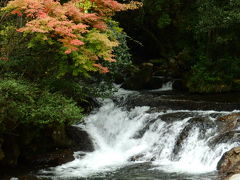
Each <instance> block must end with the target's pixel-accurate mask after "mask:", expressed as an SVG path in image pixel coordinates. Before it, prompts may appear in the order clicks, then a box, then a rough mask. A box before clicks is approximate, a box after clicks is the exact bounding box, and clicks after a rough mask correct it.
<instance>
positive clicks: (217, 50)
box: [122, 0, 240, 93]
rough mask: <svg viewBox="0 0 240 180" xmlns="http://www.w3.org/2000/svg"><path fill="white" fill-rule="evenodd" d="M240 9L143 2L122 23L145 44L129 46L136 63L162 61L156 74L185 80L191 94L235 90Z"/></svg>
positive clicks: (223, 4)
mask: <svg viewBox="0 0 240 180" xmlns="http://www.w3.org/2000/svg"><path fill="white" fill-rule="evenodd" d="M239 8H240V5H239V0H231V1H229V0H220V1H219V0H194V1H187V0H173V1H168V0H144V6H143V9H141V10H139V11H138V14H137V17H130V18H129V16H128V15H126V17H125V19H123V20H122V23H123V24H124V25H125V28H126V29H127V30H128V31H127V33H128V34H129V35H130V36H132V37H133V38H135V39H137V40H139V41H141V42H142V43H143V45H144V46H143V47H141V48H139V46H138V45H134V46H133V48H135V49H137V51H136V54H135V56H134V57H135V58H136V60H137V61H138V60H139V59H140V58H143V59H145V60H144V61H146V59H147V60H150V59H164V60H166V62H165V63H155V65H156V66H157V65H158V66H159V67H156V69H161V70H162V69H165V71H162V72H164V73H163V74H162V75H165V76H173V77H174V78H182V79H184V81H186V82H187V83H188V87H189V89H190V91H192V92H204V93H207V92H223V91H230V90H239V83H236V82H239V81H238V80H239V79H240V75H239V74H240V66H239V63H240V53H239V49H240V43H239V42H240V35H239V30H240V13H239ZM133 15H136V14H133ZM130 24H131V25H132V27H137V28H132V29H129V28H128V27H129V26H130ZM139 54H140V55H139ZM203 57H204V58H203ZM137 61H136V63H138V62H137Z"/></svg>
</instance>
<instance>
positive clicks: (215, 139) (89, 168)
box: [37, 83, 240, 180]
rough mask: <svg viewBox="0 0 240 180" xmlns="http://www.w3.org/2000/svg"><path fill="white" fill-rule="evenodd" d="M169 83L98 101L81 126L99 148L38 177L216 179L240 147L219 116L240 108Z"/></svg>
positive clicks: (117, 94)
mask: <svg viewBox="0 0 240 180" xmlns="http://www.w3.org/2000/svg"><path fill="white" fill-rule="evenodd" d="M166 86H171V83H169V84H167V85H166ZM166 86H164V88H163V89H158V90H157V91H145V92H141V93H140V92H136V91H126V90H124V89H121V88H119V89H118V91H117V92H116V93H115V94H114V96H113V97H112V98H111V99H110V98H108V99H98V101H99V103H100V104H101V106H100V108H96V109H95V110H94V111H93V112H92V113H91V114H90V115H89V116H88V117H86V119H85V124H84V125H82V124H81V125H76V126H78V127H79V128H81V129H84V130H85V131H86V132H87V133H88V134H89V135H90V137H91V139H92V141H93V144H94V148H95V150H94V151H93V152H75V153H74V157H75V160H74V161H72V162H69V163H66V164H63V165H60V166H57V167H53V168H49V169H44V170H41V171H39V172H38V173H37V175H38V177H39V178H42V179H54V180H55V179H56V180H58V179H59V180H62V179H69V180H70V179H71V180H75V179H123V180H124V179H126V180H128V179H129V180H148V179H149V180H154V179H160V180H214V179H216V178H217V171H216V167H217V163H218V161H219V160H220V158H221V156H222V155H223V153H224V152H226V151H228V150H230V149H231V148H233V147H235V146H238V145H240V142H239V140H238V135H239V134H234V135H233V136H231V137H225V136H222V134H224V133H223V132H221V128H220V126H221V125H220V124H221V123H219V122H218V120H217V119H218V118H219V117H220V116H223V115H227V114H231V113H233V112H235V113H238V112H240V111H239V110H237V109H235V108H236V107H235V105H234V103H230V104H229V103H227V102H225V101H226V99H225V100H224V98H223V99H221V98H220V100H219V102H216V101H212V100H209V101H206V100H203V99H204V98H201V100H199V97H197V96H193V97H194V98H191V95H189V96H186V95H182V94H181V95H179V94H178V95H176V94H175V93H172V91H169V90H171V87H166ZM159 97H160V99H159ZM170 97H171V98H170ZM151 98H152V99H151ZM212 107H213V108H212ZM238 130H240V129H238V128H237V129H235V131H236V132H237V131H238Z"/></svg>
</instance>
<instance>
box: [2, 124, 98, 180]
mask: <svg viewBox="0 0 240 180" xmlns="http://www.w3.org/2000/svg"><path fill="white" fill-rule="evenodd" d="M25 131H26V133H21V135H22V137H20V136H13V135H8V137H5V138H4V139H5V141H0V179H10V177H13V176H15V177H20V178H19V179H27V180H30V179H36V177H30V176H29V175H28V176H27V177H25V176H24V174H29V172H31V171H36V170H39V169H43V168H48V167H54V166H58V165H61V164H64V163H67V162H70V161H72V160H74V157H73V152H74V151H85V152H91V151H93V150H94V147H93V144H92V141H91V139H90V137H89V135H88V134H87V132H85V131H84V130H83V129H81V128H80V127H76V126H68V127H62V128H60V127H58V128H54V129H48V130H45V131H44V132H41V134H42V135H41V136H40V137H35V136H34V131H33V130H32V131H31V130H29V129H28V130H27V129H25ZM35 133H36V132H35ZM37 133H39V132H37ZM44 133H45V134H44ZM22 139H24V140H26V139H28V140H29V141H28V142H26V141H25V142H22Z"/></svg>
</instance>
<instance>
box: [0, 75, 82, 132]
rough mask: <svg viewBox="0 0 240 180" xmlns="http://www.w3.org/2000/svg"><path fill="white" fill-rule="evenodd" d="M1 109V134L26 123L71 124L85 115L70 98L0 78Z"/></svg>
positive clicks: (47, 125) (46, 125) (45, 125)
mask: <svg viewBox="0 0 240 180" xmlns="http://www.w3.org/2000/svg"><path fill="white" fill-rule="evenodd" d="M0 112H1V113H0V133H11V132H13V131H14V130H15V129H16V128H17V127H18V126H20V125H24V124H25V125H32V126H33V127H37V128H45V127H51V126H55V125H56V124H58V125H61V124H62V125H70V124H72V123H74V122H79V121H81V119H82V117H83V115H82V109H81V108H79V107H77V106H76V103H75V102H73V101H72V100H71V99H67V98H65V97H63V96H62V95H61V94H57V93H49V92H47V91H42V90H40V89H39V88H38V87H36V86H35V85H34V84H32V83H29V82H27V81H23V80H15V79H1V81H0Z"/></svg>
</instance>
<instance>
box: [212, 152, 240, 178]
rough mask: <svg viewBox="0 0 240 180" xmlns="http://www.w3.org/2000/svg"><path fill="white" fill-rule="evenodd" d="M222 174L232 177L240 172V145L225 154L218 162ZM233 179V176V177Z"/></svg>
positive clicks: (218, 168)
mask: <svg viewBox="0 0 240 180" xmlns="http://www.w3.org/2000/svg"><path fill="white" fill-rule="evenodd" d="M217 170H218V171H219V173H220V175H222V176H223V177H225V178H226V179H231V177H232V176H233V175H234V174H239V173H240V147H235V148H233V149H231V150H230V151H227V152H226V153H224V154H223V156H222V158H221V159H220V161H219V162H218V164H217ZM232 179H233V178H232Z"/></svg>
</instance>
